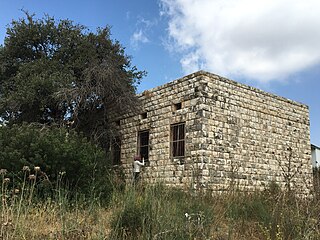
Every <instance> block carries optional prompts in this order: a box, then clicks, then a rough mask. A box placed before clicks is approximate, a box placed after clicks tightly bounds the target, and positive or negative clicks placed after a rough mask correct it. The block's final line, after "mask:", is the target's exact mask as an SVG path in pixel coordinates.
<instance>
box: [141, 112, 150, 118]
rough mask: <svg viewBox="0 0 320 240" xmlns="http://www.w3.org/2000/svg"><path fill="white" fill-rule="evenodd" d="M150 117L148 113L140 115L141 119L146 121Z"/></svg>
mask: <svg viewBox="0 0 320 240" xmlns="http://www.w3.org/2000/svg"><path fill="white" fill-rule="evenodd" d="M147 117H148V113H147V112H144V113H142V114H141V115H140V118H141V119H146V118H147Z"/></svg>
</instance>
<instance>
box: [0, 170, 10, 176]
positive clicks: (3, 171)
mask: <svg viewBox="0 0 320 240" xmlns="http://www.w3.org/2000/svg"><path fill="white" fill-rule="evenodd" d="M7 172H8V170H7V169H4V168H2V169H0V175H5V174H6V173H7Z"/></svg>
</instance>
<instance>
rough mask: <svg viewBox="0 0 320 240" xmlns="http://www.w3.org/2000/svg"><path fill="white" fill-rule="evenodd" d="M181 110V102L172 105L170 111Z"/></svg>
mask: <svg viewBox="0 0 320 240" xmlns="http://www.w3.org/2000/svg"><path fill="white" fill-rule="evenodd" d="M181 108H182V103H181V102H179V103H175V104H173V106H172V110H173V111H177V110H180V109H181Z"/></svg>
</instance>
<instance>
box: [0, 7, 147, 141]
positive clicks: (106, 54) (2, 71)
mask: <svg viewBox="0 0 320 240" xmlns="http://www.w3.org/2000/svg"><path fill="white" fill-rule="evenodd" d="M144 75H145V72H144V71H138V70H137V68H136V67H135V66H132V65H131V59H130V57H129V56H127V55H126V54H125V52H124V48H123V47H122V46H121V45H120V43H119V42H118V41H114V40H112V39H111V38H110V27H108V26H106V27H104V28H99V29H97V31H96V32H95V33H94V32H91V31H89V29H88V28H86V27H85V26H83V25H79V24H74V23H73V22H72V21H70V20H59V21H56V20H55V19H54V18H53V17H50V16H47V15H46V16H45V17H43V18H42V19H35V18H34V15H30V14H28V13H26V18H23V19H19V20H17V21H12V23H11V25H9V27H8V28H7V36H6V38H5V40H4V45H3V46H1V47H0V117H1V118H0V119H2V121H6V122H7V123H9V124H13V123H21V122H24V121H25V122H39V123H42V124H52V123H55V124H59V125H63V124H65V123H66V121H69V122H71V123H72V127H73V128H75V129H77V130H79V131H83V132H85V133H86V134H87V135H88V136H90V137H92V138H95V140H101V139H105V137H106V134H107V131H106V130H107V129H108V116H109V115H110V108H111V107H112V108H113V109H116V110H117V111H128V110H129V109H130V110H132V109H138V108H137V106H138V103H137V101H136V98H135V90H136V86H137V84H139V82H140V80H141V78H142V77H143V76H144Z"/></svg>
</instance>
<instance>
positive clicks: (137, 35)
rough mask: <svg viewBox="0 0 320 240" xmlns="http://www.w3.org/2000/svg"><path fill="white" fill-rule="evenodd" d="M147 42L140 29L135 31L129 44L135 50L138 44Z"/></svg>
mask: <svg viewBox="0 0 320 240" xmlns="http://www.w3.org/2000/svg"><path fill="white" fill-rule="evenodd" d="M147 42H149V39H148V38H147V36H146V35H145V34H144V32H143V31H142V29H139V30H137V31H135V32H134V33H133V35H132V36H131V39H130V43H131V45H132V46H133V48H137V47H138V45H139V44H140V43H147Z"/></svg>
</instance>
